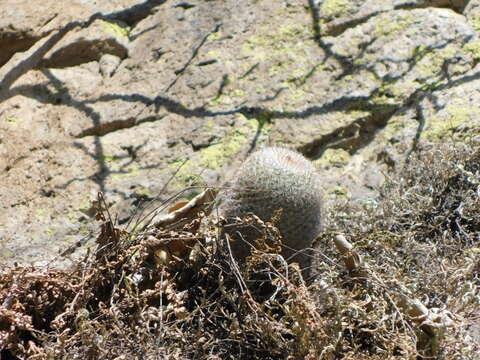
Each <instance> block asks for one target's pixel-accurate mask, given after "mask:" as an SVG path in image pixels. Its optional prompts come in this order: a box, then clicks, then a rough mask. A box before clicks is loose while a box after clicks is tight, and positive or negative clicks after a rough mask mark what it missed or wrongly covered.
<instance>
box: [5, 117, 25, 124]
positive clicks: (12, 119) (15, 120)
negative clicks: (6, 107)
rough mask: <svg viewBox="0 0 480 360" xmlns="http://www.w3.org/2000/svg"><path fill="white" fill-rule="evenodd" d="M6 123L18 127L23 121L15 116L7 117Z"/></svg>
mask: <svg viewBox="0 0 480 360" xmlns="http://www.w3.org/2000/svg"><path fill="white" fill-rule="evenodd" d="M5 122H6V123H8V124H10V125H18V124H20V123H21V122H22V120H21V119H19V118H17V117H15V116H7V117H6V118H5Z"/></svg>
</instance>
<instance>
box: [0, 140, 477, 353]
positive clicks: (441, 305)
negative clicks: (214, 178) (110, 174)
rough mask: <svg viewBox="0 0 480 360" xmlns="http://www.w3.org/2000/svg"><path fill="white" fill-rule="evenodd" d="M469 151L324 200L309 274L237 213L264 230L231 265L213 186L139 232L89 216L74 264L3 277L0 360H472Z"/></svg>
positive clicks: (428, 151) (473, 179)
mask: <svg viewBox="0 0 480 360" xmlns="http://www.w3.org/2000/svg"><path fill="white" fill-rule="evenodd" d="M478 145H479V144H478V143H469V144H468V145H458V144H455V145H443V146H442V147H440V148H439V147H438V145H437V146H436V147H432V148H425V149H423V150H421V151H419V153H418V155H417V156H416V158H411V159H410V161H409V163H408V164H407V165H406V166H405V168H404V169H402V171H401V172H398V173H397V174H395V175H391V176H392V177H391V179H389V181H388V182H387V183H386V184H385V186H384V187H383V188H382V189H381V196H380V198H379V199H378V200H376V201H371V202H368V203H362V204H359V203H341V202H337V203H336V204H334V205H333V206H331V207H330V209H329V215H328V218H327V229H326V231H325V232H324V233H323V234H322V236H321V237H320V238H319V239H318V242H317V244H316V252H315V259H314V262H313V266H312V269H311V274H310V277H309V278H307V279H304V278H303V276H302V273H301V272H300V271H299V269H298V267H297V266H296V265H295V264H288V263H287V262H286V261H285V259H284V258H283V257H282V256H281V255H280V254H281V246H282V242H281V235H280V233H279V232H278V230H277V227H276V226H275V223H276V222H278V219H279V218H280V217H279V216H278V217H275V216H274V218H273V219H272V221H271V222H262V221H261V220H259V219H258V218H257V217H255V216H250V217H247V218H245V219H242V221H244V222H245V223H249V224H251V225H254V226H256V227H257V228H258V229H260V231H261V233H262V237H261V238H260V239H258V240H257V242H256V248H257V249H256V250H255V251H253V252H252V255H251V256H250V257H249V258H247V261H246V264H245V266H244V267H239V266H238V265H237V263H236V262H235V261H234V259H233V257H232V254H231V251H230V246H229V243H228V242H227V241H225V239H218V234H219V233H221V232H220V231H219V228H220V227H221V226H222V224H223V223H224V220H223V219H221V218H216V217H215V216H213V215H211V216H209V217H208V216H206V215H205V214H206V213H208V212H209V207H208V206H207V203H208V201H206V200H209V201H210V200H211V199H212V193H209V192H208V191H207V192H206V193H204V194H203V195H202V196H200V197H199V198H197V199H196V200H194V201H193V202H190V203H189V204H182V205H183V206H175V207H173V208H172V212H171V213H170V215H169V216H167V217H165V218H163V219H162V220H161V221H157V222H156V223H155V224H153V223H152V224H150V225H148V226H143V228H142V229H141V230H138V229H135V227H131V226H130V227H128V228H126V229H119V228H117V227H116V226H115V225H114V224H113V222H112V220H111V218H110V216H109V214H108V212H107V211H104V210H103V211H102V210H100V211H99V213H98V215H97V218H98V221H99V222H100V224H101V225H100V234H99V236H98V238H97V243H98V247H97V250H96V251H95V252H93V253H91V254H89V255H87V256H86V257H85V259H83V261H81V262H79V263H77V264H76V266H75V268H73V269H70V270H54V269H48V268H25V267H16V268H10V269H4V270H3V271H2V273H1V274H0V348H1V358H2V359H4V358H5V359H16V358H18V359H26V358H29V359H76V358H82V359H229V358H231V359H352V360H353V359H382V360H383V359H431V358H434V359H478V354H479V351H480V347H479V339H480V324H479V322H480V312H479V308H480V290H479V288H480V284H479V283H480V246H479V243H480V242H479V234H480V218H479V216H478V214H479V213H480V212H479V210H480V201H479V200H480V199H479V197H480V151H479V150H478V148H479V147H478ZM205 194H207V195H208V196H206V195H205ZM100 200H101V199H100ZM182 209H183V210H182ZM172 214H173V215H172ZM137 228H139V226H137Z"/></svg>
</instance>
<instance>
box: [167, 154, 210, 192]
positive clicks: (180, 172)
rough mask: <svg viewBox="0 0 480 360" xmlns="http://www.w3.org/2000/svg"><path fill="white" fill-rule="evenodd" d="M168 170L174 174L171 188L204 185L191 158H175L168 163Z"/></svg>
mask: <svg viewBox="0 0 480 360" xmlns="http://www.w3.org/2000/svg"><path fill="white" fill-rule="evenodd" d="M168 170H169V172H171V173H172V176H173V179H172V181H171V182H170V187H171V188H183V187H186V186H195V185H203V184H202V180H201V178H200V176H199V175H198V172H197V171H196V170H195V167H194V166H193V164H192V162H191V160H190V159H186V158H178V159H175V160H173V161H172V162H170V163H169V164H168Z"/></svg>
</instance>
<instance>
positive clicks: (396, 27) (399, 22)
mask: <svg viewBox="0 0 480 360" xmlns="http://www.w3.org/2000/svg"><path fill="white" fill-rule="evenodd" d="M414 21H415V17H414V16H413V15H412V14H406V15H405V16H398V17H392V16H391V15H390V14H388V13H387V15H385V16H384V17H383V19H382V20H381V21H380V22H379V23H378V24H377V25H376V27H375V34H374V35H375V36H376V37H378V36H390V35H395V36H397V34H398V33H399V32H401V31H404V30H405V29H407V28H408V27H409V26H410V25H411V24H413V23H414Z"/></svg>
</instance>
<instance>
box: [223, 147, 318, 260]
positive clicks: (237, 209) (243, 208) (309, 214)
mask: <svg viewBox="0 0 480 360" xmlns="http://www.w3.org/2000/svg"><path fill="white" fill-rule="evenodd" d="M228 188H229V189H228V190H227V191H225V192H224V194H223V199H224V200H223V203H222V204H221V205H220V207H219V214H220V215H221V216H224V217H225V218H227V221H229V222H230V223H232V224H233V223H234V220H233V219H232V218H235V217H244V216H247V215H249V214H250V215H251V214H254V215H257V216H258V217H259V218H260V219H261V220H263V221H270V220H271V219H272V217H273V216H274V215H275V211H277V210H280V211H281V216H280V217H279V219H278V223H277V224H276V225H277V226H278V229H279V230H280V232H281V234H282V236H283V241H284V244H283V245H284V247H283V249H282V254H283V255H284V257H285V259H287V261H298V262H299V263H300V264H301V265H302V267H306V266H307V265H308V260H309V257H308V255H309V253H308V251H307V249H308V248H310V247H311V245H312V241H313V240H314V238H315V237H316V236H317V235H318V234H319V233H320V229H321V224H322V221H321V216H322V189H321V185H320V179H319V174H318V173H317V172H316V169H315V167H314V166H313V164H312V163H311V162H310V161H309V160H307V159H305V158H304V157H303V156H302V155H301V154H299V153H297V152H294V151H291V150H288V149H285V148H276V147H267V148H265V149H262V150H260V151H257V152H255V153H253V154H252V155H251V156H249V157H248V159H247V160H246V161H245V163H244V164H243V165H242V166H241V167H240V169H239V170H238V171H237V172H236V173H235V175H234V177H233V180H232V182H231V183H230V184H229V185H228ZM225 229H226V230H227V233H228V234H229V235H230V236H231V238H232V239H234V241H232V244H231V248H232V253H233V254H234V256H235V257H236V258H237V259H239V260H241V261H242V260H243V259H244V258H245V257H246V256H247V255H248V254H249V252H250V249H251V246H252V244H253V242H254V241H255V239H257V238H258V237H260V236H261V233H259V232H258V231H256V230H255V228H254V227H253V226H243V227H242V228H238V227H237V226H233V225H226V226H225ZM238 232H241V234H242V235H241V236H239V235H238Z"/></svg>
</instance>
